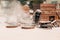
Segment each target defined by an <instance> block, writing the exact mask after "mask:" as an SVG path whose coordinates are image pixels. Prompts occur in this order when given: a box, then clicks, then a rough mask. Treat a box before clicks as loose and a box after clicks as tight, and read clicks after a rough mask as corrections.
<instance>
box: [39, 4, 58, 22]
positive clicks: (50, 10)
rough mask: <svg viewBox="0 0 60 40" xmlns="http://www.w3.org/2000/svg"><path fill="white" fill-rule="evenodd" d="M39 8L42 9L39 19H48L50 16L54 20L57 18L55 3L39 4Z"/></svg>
mask: <svg viewBox="0 0 60 40" xmlns="http://www.w3.org/2000/svg"><path fill="white" fill-rule="evenodd" d="M40 9H41V10H42V14H41V17H40V21H49V17H50V16H54V17H55V20H57V19H58V16H57V15H56V5H55V4H40Z"/></svg>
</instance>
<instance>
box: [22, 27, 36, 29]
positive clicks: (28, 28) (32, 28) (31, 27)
mask: <svg viewBox="0 0 60 40" xmlns="http://www.w3.org/2000/svg"><path fill="white" fill-rule="evenodd" d="M21 28H22V29H34V28H35V27H21Z"/></svg>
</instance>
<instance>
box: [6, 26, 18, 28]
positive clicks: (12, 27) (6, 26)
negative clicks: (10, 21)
mask: <svg viewBox="0 0 60 40" xmlns="http://www.w3.org/2000/svg"><path fill="white" fill-rule="evenodd" d="M16 27H17V26H6V28H16Z"/></svg>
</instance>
